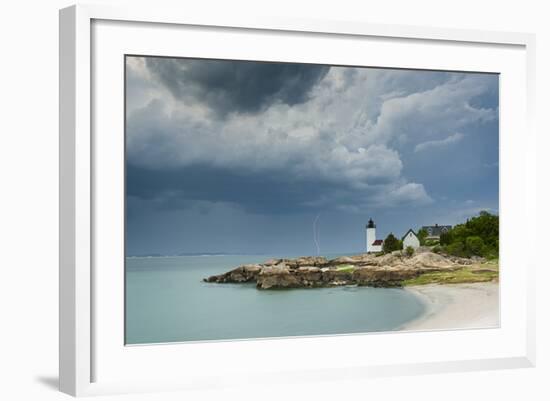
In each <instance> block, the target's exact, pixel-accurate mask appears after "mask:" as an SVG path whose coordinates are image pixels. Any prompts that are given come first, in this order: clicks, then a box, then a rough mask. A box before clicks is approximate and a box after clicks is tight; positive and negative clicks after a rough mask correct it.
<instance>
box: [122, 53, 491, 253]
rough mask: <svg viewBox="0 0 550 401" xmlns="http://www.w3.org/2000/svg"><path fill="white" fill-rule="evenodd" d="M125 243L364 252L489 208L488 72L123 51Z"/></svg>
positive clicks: (145, 249)
mask: <svg viewBox="0 0 550 401" xmlns="http://www.w3.org/2000/svg"><path fill="white" fill-rule="evenodd" d="M126 79H127V82H126V84H127V85H126V91H127V92H126V102H127V104H126V113H127V114H126V143H127V145H126V146H127V148H126V149H127V153H126V157H127V159H126V163H127V177H126V178H127V254H128V255H140V254H152V253H160V254H179V253H191V252H228V253H229V252H231V253H248V254H258V253H259V254H274V255H275V254H277V255H285V254H287V255H293V254H304V255H306V254H316V253H317V248H316V246H315V244H314V240H313V221H314V220H315V218H316V217H317V216H319V217H318V220H317V229H318V235H319V242H320V249H321V253H323V254H326V253H340V252H342V253H343V252H361V251H364V246H365V244H364V242H365V241H364V240H365V238H364V228H365V224H366V222H367V220H368V219H369V217H372V218H373V219H374V220H375V222H376V223H377V236H378V237H379V238H384V237H385V236H386V235H387V234H388V233H389V232H393V233H394V234H396V235H398V236H402V235H403V234H405V232H406V230H407V229H409V228H413V229H415V230H416V229H417V228H418V227H420V226H422V225H428V224H435V223H439V224H456V223H459V222H462V221H464V220H465V219H466V218H468V217H471V216H473V215H476V214H477V213H478V212H479V211H480V210H489V211H492V212H494V213H496V212H497V211H498V162H499V159H498V146H499V142H498V76H497V75H493V74H475V73H450V72H436V71H412V70H392V69H376V68H355V67H331V66H320V65H307V64H284V63H258V62H243V61H215V60H196V59H195V60H191V59H173V58H153V57H145V58H143V57H127V58H126Z"/></svg>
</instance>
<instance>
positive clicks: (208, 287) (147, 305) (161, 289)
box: [126, 255, 424, 344]
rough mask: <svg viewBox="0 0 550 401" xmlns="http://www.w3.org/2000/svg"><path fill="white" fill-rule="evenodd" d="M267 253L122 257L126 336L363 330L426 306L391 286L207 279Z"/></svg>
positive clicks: (170, 338)
mask: <svg viewBox="0 0 550 401" xmlns="http://www.w3.org/2000/svg"><path fill="white" fill-rule="evenodd" d="M266 259H268V257H266V256H240V255H230V256H178V257H150V258H137V257H136V258H134V257H132V258H127V259H126V343H127V344H144V343H159V342H180V341H197V340H225V339H244V338H259V337H281V336H305V335H322V334H345V333H364V332H373V331H389V330H394V329H396V328H398V327H399V326H401V325H402V324H404V323H406V322H408V321H410V320H412V319H415V318H416V317H418V316H419V315H420V314H422V312H423V311H424V307H423V305H422V303H421V302H420V300H419V299H417V298H416V297H415V296H414V295H412V294H411V293H409V292H407V291H404V290H402V289H395V288H369V287H353V286H349V287H335V288H316V289H292V290H275V291H259V290H257V289H256V287H255V285H254V284H215V283H205V282H202V281H201V280H202V279H203V278H204V277H207V276H210V275H214V274H220V273H223V272H225V271H227V270H229V269H231V268H233V267H236V266H238V265H240V264H244V263H258V262H262V261H264V260H266Z"/></svg>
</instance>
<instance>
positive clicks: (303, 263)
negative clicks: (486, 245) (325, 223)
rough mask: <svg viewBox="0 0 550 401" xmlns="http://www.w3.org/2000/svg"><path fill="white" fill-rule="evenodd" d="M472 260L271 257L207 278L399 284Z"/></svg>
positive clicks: (260, 283) (263, 284)
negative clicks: (261, 261)
mask: <svg viewBox="0 0 550 401" xmlns="http://www.w3.org/2000/svg"><path fill="white" fill-rule="evenodd" d="M471 263H472V262H471V261H470V260H469V259H463V258H449V257H445V256H442V255H439V254H436V253H432V252H426V251H424V252H421V253H417V254H416V255H415V256H413V257H407V256H405V255H403V254H402V253H401V252H394V253H391V254H387V255H383V256H376V255H372V254H361V255H352V256H342V257H339V258H336V259H331V260H327V259H326V258H324V257H311V256H308V257H301V258H296V259H270V260H267V261H265V262H264V263H261V264H249V265H242V266H239V267H237V268H235V269H233V270H230V271H228V272H226V273H223V274H220V275H216V276H211V277H208V278H205V279H204V281H206V282H211V283H252V282H255V283H256V286H257V288H259V289H264V290H266V289H284V288H315V287H331V286H340V285H360V286H372V287H399V286H401V285H402V282H403V281H404V280H408V279H411V278H415V277H417V276H419V275H421V274H424V273H427V272H434V271H444V270H449V271H452V270H457V269H460V268H463V267H464V265H466V264H471Z"/></svg>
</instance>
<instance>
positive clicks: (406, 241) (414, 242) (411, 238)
mask: <svg viewBox="0 0 550 401" xmlns="http://www.w3.org/2000/svg"><path fill="white" fill-rule="evenodd" d="M401 241H403V249H407V247H408V246H410V247H412V248H413V249H416V248H418V247H419V246H420V240H419V239H418V237H417V236H416V233H415V232H414V231H413V230H412V229H409V231H407V233H406V234H405V235H404V236H403V237H402V238H401Z"/></svg>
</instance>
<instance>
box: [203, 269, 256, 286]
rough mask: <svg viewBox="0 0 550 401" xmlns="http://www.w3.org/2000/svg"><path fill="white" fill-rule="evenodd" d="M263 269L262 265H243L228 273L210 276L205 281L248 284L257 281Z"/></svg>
mask: <svg viewBox="0 0 550 401" xmlns="http://www.w3.org/2000/svg"><path fill="white" fill-rule="evenodd" d="M261 269H262V267H261V266H260V265H242V266H239V267H237V268H236V269H233V270H231V271H229V272H227V273H224V274H220V275H218V276H210V277H208V278H206V279H204V281H206V282H208V283H248V282H253V281H256V278H257V276H258V274H259V273H260V271H261Z"/></svg>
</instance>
